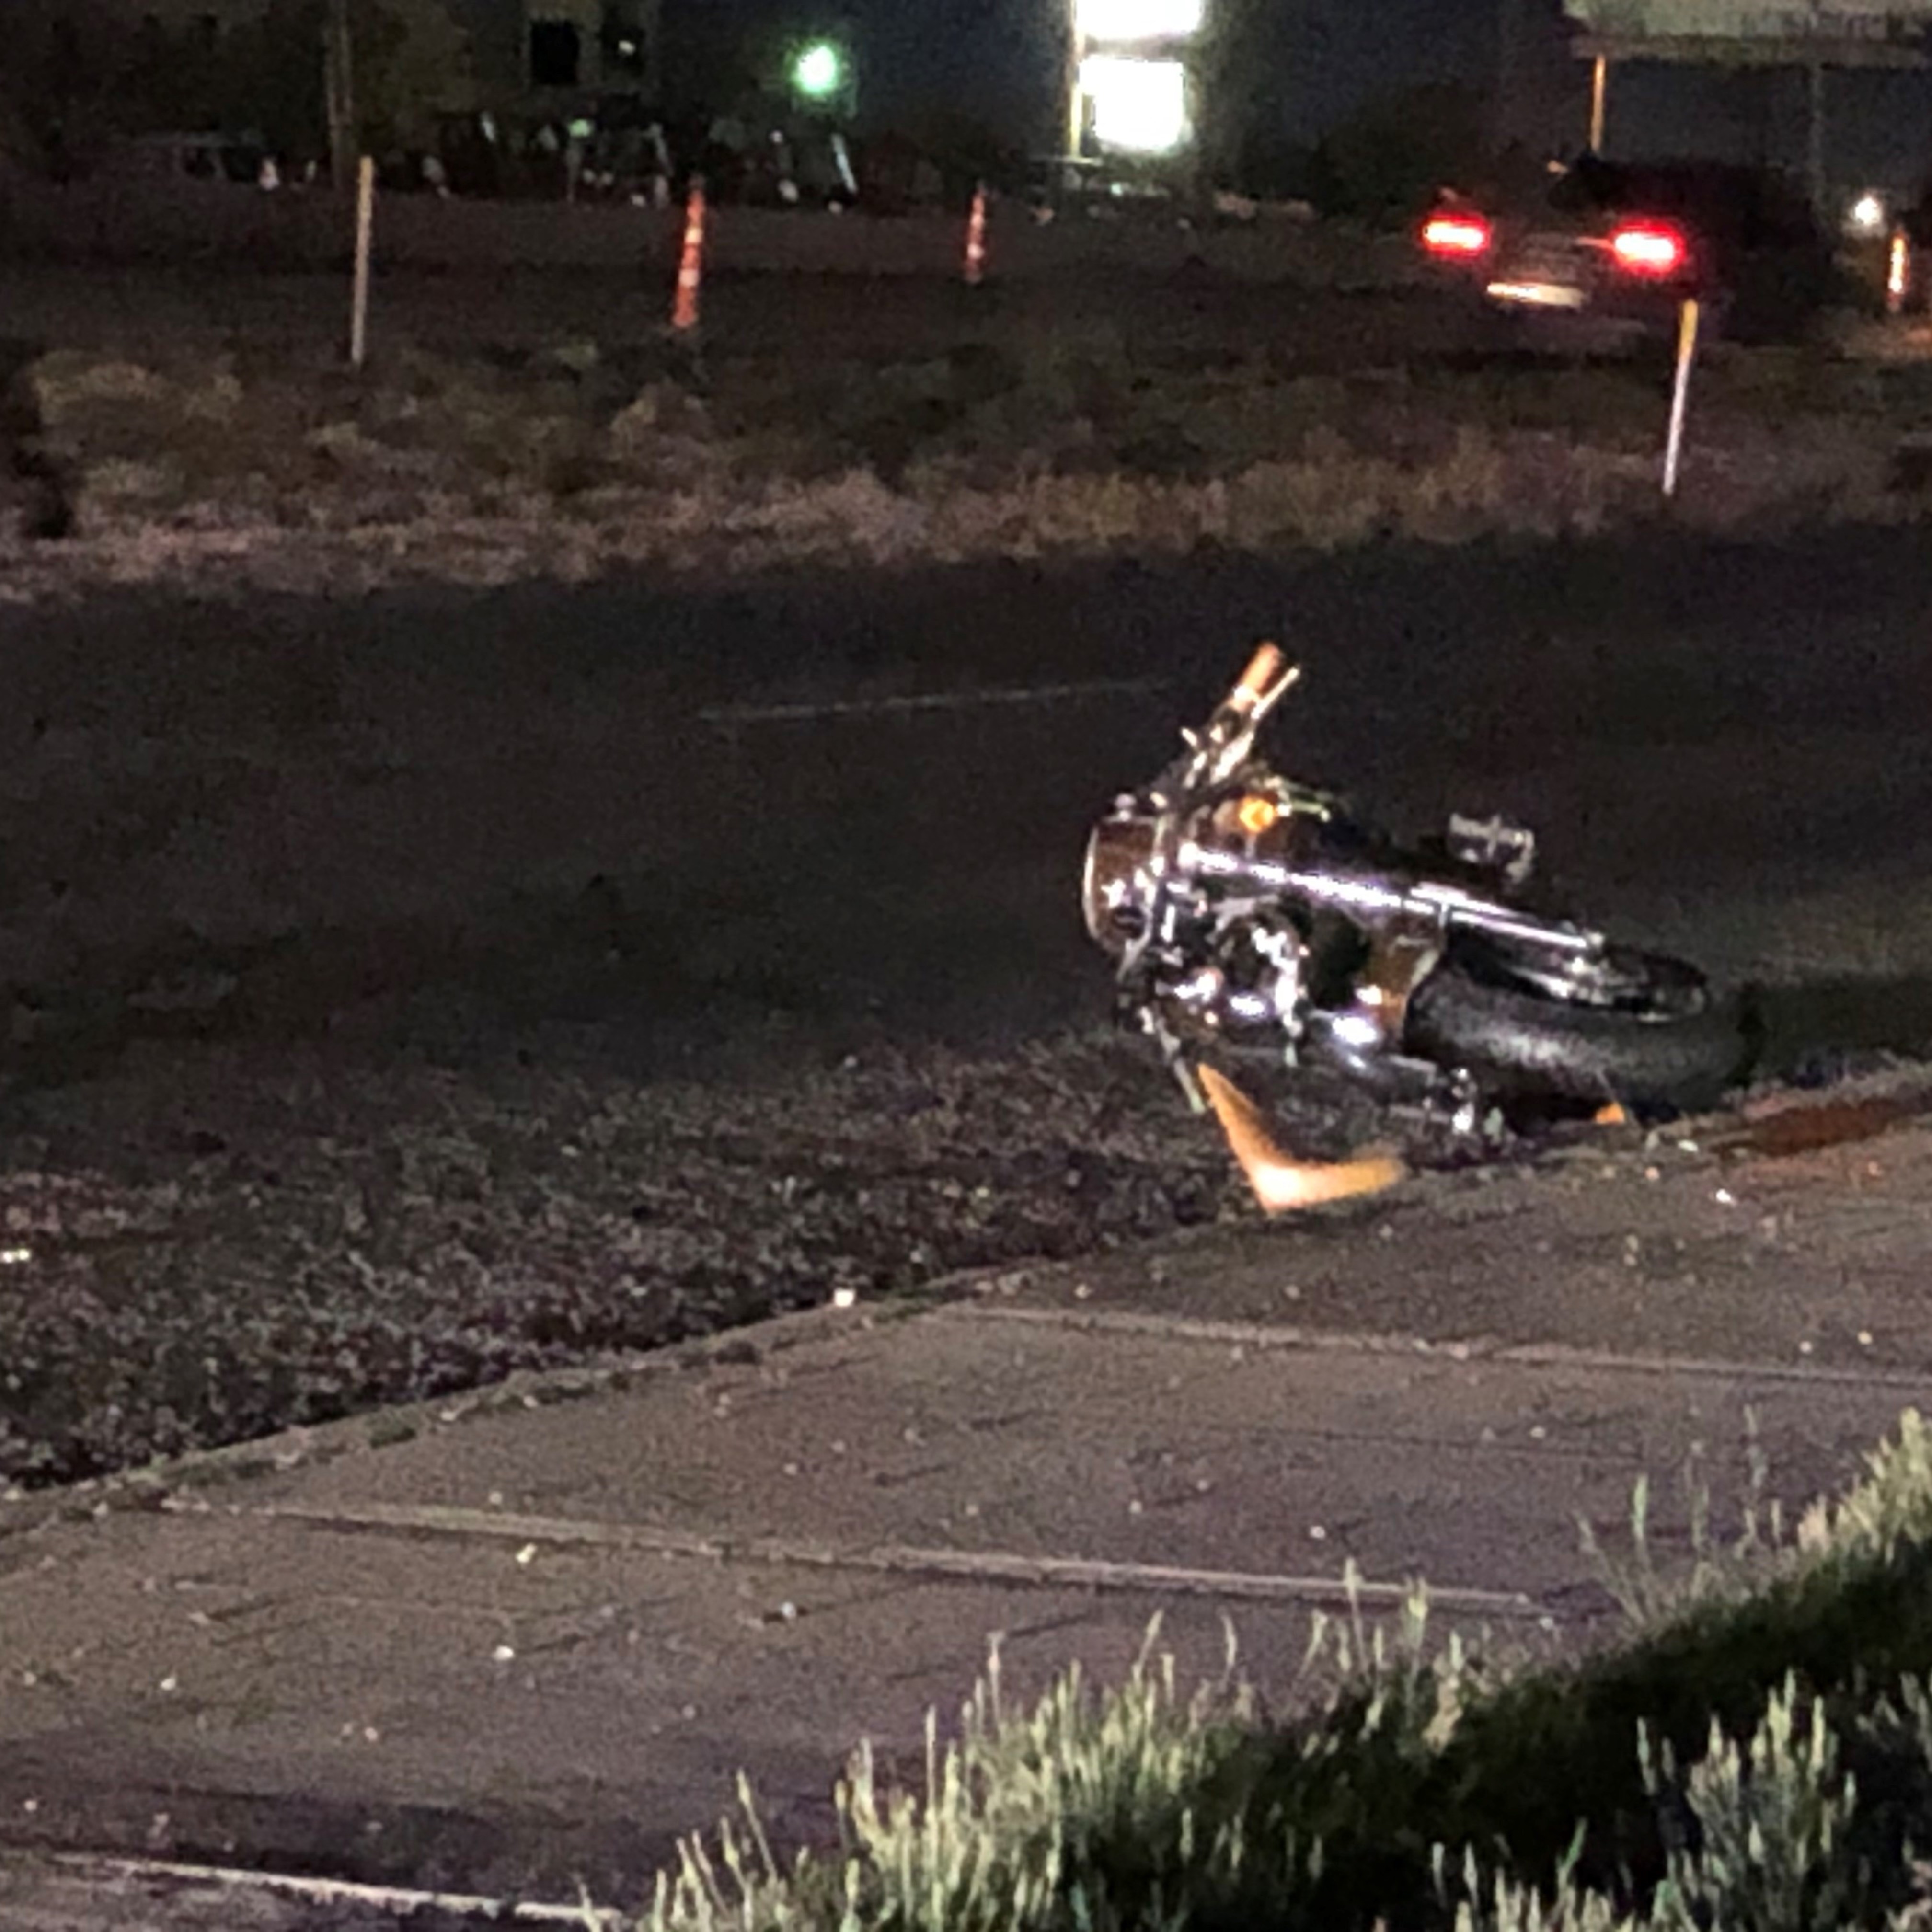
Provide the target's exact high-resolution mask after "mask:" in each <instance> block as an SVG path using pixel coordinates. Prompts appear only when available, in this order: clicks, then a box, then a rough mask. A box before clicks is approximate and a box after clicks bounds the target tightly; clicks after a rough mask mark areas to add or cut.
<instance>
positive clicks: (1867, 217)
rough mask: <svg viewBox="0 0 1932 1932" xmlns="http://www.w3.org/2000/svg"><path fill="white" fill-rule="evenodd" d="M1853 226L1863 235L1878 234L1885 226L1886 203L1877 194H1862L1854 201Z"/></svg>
mask: <svg viewBox="0 0 1932 1932" xmlns="http://www.w3.org/2000/svg"><path fill="white" fill-rule="evenodd" d="M1852 226H1853V227H1854V228H1855V229H1857V230H1858V233H1860V234H1861V235H1876V233H1878V231H1879V229H1881V228H1882V227H1883V226H1885V203H1884V202H1882V201H1881V200H1880V199H1879V197H1878V196H1876V195H1875V194H1861V195H1860V196H1858V199H1857V200H1856V201H1855V202H1852Z"/></svg>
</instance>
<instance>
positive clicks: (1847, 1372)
mask: <svg viewBox="0 0 1932 1932" xmlns="http://www.w3.org/2000/svg"><path fill="white" fill-rule="evenodd" d="M932 1319H935V1320H938V1321H953V1322H1010V1323H1013V1324H1015V1325H1017V1326H1019V1327H1021V1328H1027V1327H1032V1328H1059V1329H1066V1330H1070V1331H1075V1332H1076V1333H1085V1334H1095V1335H1133V1336H1139V1337H1145V1338H1147V1339H1149V1340H1155V1341H1169V1342H1205V1343H1211V1344H1213V1345H1214V1346H1216V1347H1219V1348H1226V1347H1229V1346H1234V1347H1238V1348H1248V1349H1273V1350H1276V1351H1278V1352H1280V1353H1283V1354H1300V1355H1321V1354H1329V1355H1407V1356H1430V1357H1437V1358H1441V1359H1442V1360H1444V1361H1452V1362H1472V1363H1477V1364H1481V1365H1482V1366H1483V1367H1486V1368H1500V1369H1587V1370H1600V1371H1601V1372H1602V1373H1604V1374H1607V1375H1620V1376H1669V1377H1671V1378H1673V1379H1676V1378H1679V1377H1701V1378H1703V1379H1707V1380H1715V1381H1720V1382H1779V1383H1789V1384H1794V1385H1797V1386H1799V1387H1800V1388H1844V1389H1897V1390H1898V1391H1900V1393H1901V1394H1918V1395H1920V1396H1924V1395H1925V1394H1927V1379H1926V1377H1925V1376H1924V1374H1923V1373H1918V1372H1915V1371H1912V1370H1903V1369H1880V1368H1870V1369H1838V1368H1832V1367H1826V1366H1823V1365H1817V1366H1812V1365H1808V1364H1800V1363H1796V1362H1791V1363H1786V1362H1734V1361H1726V1360H1724V1358H1721V1357H1719V1356H1713V1355H1624V1354H1622V1353H1619V1352H1617V1351H1616V1350H1614V1349H1583V1348H1574V1347H1572V1346H1570V1345H1569V1344H1568V1343H1557V1342H1507V1341H1504V1340H1500V1339H1499V1338H1498V1337H1495V1336H1470V1337H1466V1338H1457V1337H1452V1338H1451V1339H1448V1340H1441V1341H1438V1340H1432V1339H1431V1338H1430V1337H1428V1336H1426V1335H1400V1334H1373V1333H1363V1332H1360V1331H1351V1330H1348V1329H1339V1328H1337V1329H1330V1328H1286V1327H1282V1326H1279V1325H1276V1324H1274V1323H1271V1322H1217V1321H1208V1320H1203V1319H1201V1318H1199V1317H1198V1316H1189V1315H1152V1314H1142V1313H1134V1312H1133V1311H1132V1310H1125V1309H1121V1310H1099V1309H1093V1310H1090V1309H1084V1308H1055V1307H1042V1308H1016V1307H1011V1306H1010V1305H1007V1304H1003V1303H1001V1302H998V1301H972V1302H957V1303H954V1304H952V1305H950V1306H949V1307H943V1308H941V1309H938V1310H935V1311H934V1313H933V1316H932Z"/></svg>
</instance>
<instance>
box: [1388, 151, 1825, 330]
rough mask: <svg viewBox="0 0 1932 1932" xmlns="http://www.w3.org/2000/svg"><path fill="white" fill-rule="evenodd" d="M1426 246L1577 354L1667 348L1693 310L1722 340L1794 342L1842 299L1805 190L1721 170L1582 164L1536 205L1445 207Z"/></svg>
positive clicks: (1476, 290)
mask: <svg viewBox="0 0 1932 1932" xmlns="http://www.w3.org/2000/svg"><path fill="white" fill-rule="evenodd" d="M1421 245H1422V248H1423V250H1424V253H1425V254H1427V256H1428V257H1429V258H1430V260H1432V261H1433V262H1434V263H1436V265H1437V266H1438V267H1439V269H1440V270H1441V272H1442V273H1443V275H1445V277H1446V278H1448V280H1449V281H1451V284H1452V285H1454V286H1456V287H1460V288H1462V289H1463V290H1466V291H1468V292H1469V293H1470V294H1471V295H1472V296H1475V298H1477V299H1480V300H1481V301H1482V302H1484V303H1486V304H1487V305H1488V306H1489V307H1490V308H1492V309H1493V310H1494V311H1497V312H1499V313H1500V314H1505V315H1511V316H1514V317H1518V318H1520V319H1523V320H1525V321H1526V322H1528V323H1532V324H1533V325H1534V326H1535V329H1537V331H1538V332H1539V333H1544V334H1547V335H1549V336H1550V338H1551V339H1552V340H1553V341H1555V342H1568V343H1569V344H1571V345H1572V346H1577V347H1591V346H1599V345H1601V346H1610V345H1611V344H1614V343H1617V342H1629V341H1643V340H1645V339H1654V338H1667V337H1668V336H1670V335H1671V334H1672V333H1673V332H1674V331H1675V330H1676V327H1677V323H1678V317H1679V314H1680V312H1681V311H1682V306H1683V304H1684V302H1685V300H1686V299H1696V300H1697V302H1698V303H1699V304H1700V307H1701V308H1702V310H1703V317H1704V323H1705V326H1706V327H1707V328H1709V329H1713V330H1715V331H1717V332H1720V333H1721V334H1724V335H1729V336H1731V337H1733V338H1736V339H1737V340H1739V341H1789V340H1793V339H1795V338H1800V337H1802V336H1803V335H1805V334H1807V333H1808V332H1809V331H1810V330H1811V329H1812V327H1813V326H1814V325H1815V324H1816V323H1817V320H1819V318H1820V316H1821V315H1822V314H1823V312H1824V311H1825V310H1826V309H1827V308H1829V307H1830V306H1831V305H1832V303H1833V302H1835V301H1836V300H1838V299H1841V297H1842V296H1843V293H1844V292H1845V283H1844V280H1843V275H1842V273H1841V268H1840V265H1839V263H1838V259H1837V243H1836V238H1835V237H1834V236H1831V235H1829V234H1828V233H1826V230H1825V229H1824V227H1823V226H1822V225H1821V223H1820V222H1819V220H1817V217H1816V216H1815V215H1814V214H1813V212H1812V210H1811V205H1810V203H1809V202H1808V199H1807V198H1806V196H1805V193H1804V192H1803V190H1802V189H1801V188H1800V187H1798V186H1797V184H1795V183H1793V182H1792V181H1789V180H1787V178H1785V177H1784V176H1783V175H1781V174H1780V173H1778V172H1775V171H1774V170H1772V169H1763V168H1749V167H1740V166H1733V165H1730V164H1728V163H1718V162H1709V161H1701V160H1689V161H1661V162H1642V163H1628V162H1622V161H1608V160H1604V159H1602V158H1601V157H1598V156H1594V155H1592V156H1586V157H1584V158H1583V159H1582V160H1579V161H1577V162H1575V163H1573V164H1571V165H1570V166H1567V167H1562V168H1559V169H1552V170H1551V171H1550V172H1549V174H1548V175H1547V177H1546V184H1545V185H1544V186H1543V187H1541V190H1540V191H1539V192H1538V193H1535V194H1532V195H1529V196H1499V197H1497V198H1496V201H1495V202H1489V201H1487V200H1478V199H1474V198H1472V197H1469V196H1463V195H1460V194H1454V193H1451V194H1448V195H1445V197H1444V199H1443V201H1442V204H1441V205H1439V206H1438V207H1437V208H1436V209H1435V210H1434V211H1433V212H1432V213H1431V214H1430V215H1429V216H1428V217H1427V219H1426V220H1424V223H1423V224H1422V227H1421Z"/></svg>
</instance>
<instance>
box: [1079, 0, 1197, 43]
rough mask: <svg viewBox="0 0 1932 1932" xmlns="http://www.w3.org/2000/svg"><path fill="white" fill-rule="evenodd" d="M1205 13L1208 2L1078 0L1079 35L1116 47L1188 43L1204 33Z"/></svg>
mask: <svg viewBox="0 0 1932 1932" xmlns="http://www.w3.org/2000/svg"><path fill="white" fill-rule="evenodd" d="M1204 10H1205V6H1204V0H1078V11H1077V16H1076V31H1077V32H1078V33H1079V34H1080V36H1081V37H1082V39H1084V40H1105V41H1108V42H1110V43H1113V44H1115V45H1116V46H1118V45H1121V44H1124V43H1127V42H1130V41H1134V40H1185V39H1186V38H1187V37H1188V36H1189V35H1190V34H1196V33H1199V31H1201V21H1202V14H1203V12H1204Z"/></svg>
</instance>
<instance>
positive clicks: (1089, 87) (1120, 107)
mask: <svg viewBox="0 0 1932 1932" xmlns="http://www.w3.org/2000/svg"><path fill="white" fill-rule="evenodd" d="M1080 86H1081V91H1082V92H1083V93H1084V94H1085V95H1086V96H1087V98H1088V100H1090V101H1091V102H1092V103H1093V104H1094V139H1097V141H1098V142H1100V145H1102V146H1103V148H1124V149H1126V150H1127V151H1130V152H1133V153H1136V154H1172V152H1173V151H1174V150H1175V148H1178V147H1181V145H1184V143H1185V142H1186V141H1187V136H1188V133H1189V131H1190V130H1189V127H1188V121H1187V68H1185V67H1184V66H1183V65H1182V64H1181V62H1179V61H1148V60H1121V59H1119V58H1116V57H1115V56H1114V55H1109V54H1091V55H1088V58H1086V59H1085V60H1084V61H1082V62H1081V63H1080Z"/></svg>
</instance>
